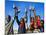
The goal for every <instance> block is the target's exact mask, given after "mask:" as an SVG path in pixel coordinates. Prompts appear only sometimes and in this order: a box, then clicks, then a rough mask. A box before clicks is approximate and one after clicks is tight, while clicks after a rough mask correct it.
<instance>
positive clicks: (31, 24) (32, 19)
mask: <svg viewBox="0 0 46 35" xmlns="http://www.w3.org/2000/svg"><path fill="white" fill-rule="evenodd" d="M30 21H31V22H30V30H31V31H32V32H33V29H34V28H33V26H34V17H31V19H30Z"/></svg>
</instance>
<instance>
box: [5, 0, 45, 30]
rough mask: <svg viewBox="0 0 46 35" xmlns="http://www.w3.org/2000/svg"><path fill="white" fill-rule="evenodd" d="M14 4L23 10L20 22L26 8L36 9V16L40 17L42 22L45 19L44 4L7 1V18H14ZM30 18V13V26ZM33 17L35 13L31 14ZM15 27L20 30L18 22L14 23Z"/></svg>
mask: <svg viewBox="0 0 46 35" xmlns="http://www.w3.org/2000/svg"><path fill="white" fill-rule="evenodd" d="M13 4H15V5H16V6H17V7H19V8H20V10H21V11H20V13H19V15H18V17H19V20H20V19H21V17H23V16H24V15H25V8H29V6H33V7H35V9H36V15H40V19H42V20H43V19H44V3H39V2H20V1H6V2H5V16H7V15H11V17H13V16H14V9H13ZM31 13H32V12H31ZM29 16H30V11H28V22H27V24H28V25H29V24H30V17H29ZM31 16H34V15H33V13H32V14H31ZM13 27H14V28H17V29H18V25H17V23H16V21H15V22H14V25H13Z"/></svg>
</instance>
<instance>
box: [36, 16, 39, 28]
mask: <svg viewBox="0 0 46 35" xmlns="http://www.w3.org/2000/svg"><path fill="white" fill-rule="evenodd" d="M36 22H37V26H38V28H40V16H37V21H36Z"/></svg>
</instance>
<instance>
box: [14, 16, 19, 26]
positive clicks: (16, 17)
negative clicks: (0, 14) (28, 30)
mask: <svg viewBox="0 0 46 35" xmlns="http://www.w3.org/2000/svg"><path fill="white" fill-rule="evenodd" d="M15 19H16V22H17V23H18V25H20V22H19V20H18V16H15V17H14V20H15Z"/></svg>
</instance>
